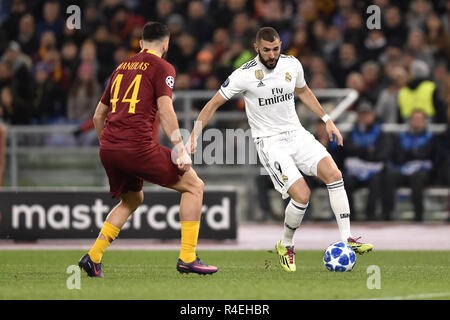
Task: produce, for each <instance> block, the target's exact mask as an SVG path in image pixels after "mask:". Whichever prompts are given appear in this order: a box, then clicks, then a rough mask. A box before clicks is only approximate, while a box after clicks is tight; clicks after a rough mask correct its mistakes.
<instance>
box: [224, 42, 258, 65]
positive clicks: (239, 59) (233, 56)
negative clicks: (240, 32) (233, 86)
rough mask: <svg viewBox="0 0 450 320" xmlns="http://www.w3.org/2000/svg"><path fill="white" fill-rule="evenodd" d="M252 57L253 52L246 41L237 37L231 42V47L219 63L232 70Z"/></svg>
mask: <svg viewBox="0 0 450 320" xmlns="http://www.w3.org/2000/svg"><path fill="white" fill-rule="evenodd" d="M252 58H253V54H252V52H251V51H250V50H249V49H248V48H246V47H245V44H244V42H243V41H242V40H238V39H236V40H234V41H232V42H231V45H230V48H229V49H228V50H227V51H225V52H224V53H223V54H222V56H221V59H220V63H219V64H220V65H221V66H222V67H225V68H227V69H228V70H229V71H230V72H232V71H233V70H235V69H237V68H239V67H240V66H242V65H243V64H244V63H246V62H248V61H250V60H251V59H252Z"/></svg>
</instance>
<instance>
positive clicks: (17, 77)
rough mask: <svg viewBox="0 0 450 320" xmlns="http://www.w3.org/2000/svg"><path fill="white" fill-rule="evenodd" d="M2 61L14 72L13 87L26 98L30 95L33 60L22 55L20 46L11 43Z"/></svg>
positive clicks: (13, 42) (14, 42)
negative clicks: (30, 69)
mask: <svg viewBox="0 0 450 320" xmlns="http://www.w3.org/2000/svg"><path fill="white" fill-rule="evenodd" d="M1 61H3V62H5V63H7V64H8V65H9V66H10V67H11V71H12V81H13V82H12V85H13V87H14V90H15V92H18V93H19V92H20V94H21V95H22V96H24V97H26V96H28V95H29V94H30V89H31V88H30V79H31V75H30V71H29V68H31V60H30V58H29V57H28V56H27V55H24V54H22V52H21V50H20V46H19V44H18V43H17V42H16V41H11V42H10V43H9V45H8V48H7V49H6V51H5V53H4V55H3V56H2V57H1Z"/></svg>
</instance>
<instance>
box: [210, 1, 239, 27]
mask: <svg viewBox="0 0 450 320" xmlns="http://www.w3.org/2000/svg"><path fill="white" fill-rule="evenodd" d="M246 2H247V1H246V0H224V1H212V2H211V3H210V6H209V10H208V12H210V14H211V16H212V17H213V20H214V22H215V25H216V27H219V28H228V26H229V24H230V21H233V17H234V15H236V14H237V13H239V12H242V11H246Z"/></svg>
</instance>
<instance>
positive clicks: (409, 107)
mask: <svg viewBox="0 0 450 320" xmlns="http://www.w3.org/2000/svg"><path fill="white" fill-rule="evenodd" d="M410 72H411V81H410V82H408V84H407V85H406V86H404V87H403V88H401V89H400V91H399V93H398V106H399V110H400V115H401V117H402V119H403V121H406V120H407V119H408V118H409V117H410V116H411V115H412V113H413V111H414V110H421V111H422V112H423V113H424V114H425V116H426V117H428V118H430V119H431V120H432V121H434V122H438V123H442V122H445V117H444V116H443V105H442V102H441V101H440V99H439V96H438V91H437V90H436V84H435V83H434V82H433V81H431V80H430V79H429V76H430V68H429V67H428V66H427V64H426V63H425V62H423V61H420V60H415V61H413V63H412V64H411V71H410Z"/></svg>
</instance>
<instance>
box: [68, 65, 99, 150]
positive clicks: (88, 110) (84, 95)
mask: <svg viewBox="0 0 450 320" xmlns="http://www.w3.org/2000/svg"><path fill="white" fill-rule="evenodd" d="M101 94H102V89H101V87H100V85H99V84H98V82H97V79H96V78H95V76H94V70H93V68H92V65H90V64H88V63H83V64H81V65H80V67H79V68H78V72H77V78H76V79H75V81H74V83H73V85H72V87H71V89H70V92H69V97H68V101H67V120H68V121H70V122H71V123H74V124H78V125H81V124H83V123H85V122H86V121H88V120H90V119H92V116H93V115H94V111H95V107H96V106H97V104H98V101H99V100H100V97H101ZM97 140H98V137H97V134H96V132H95V131H89V132H85V133H83V134H81V135H79V136H78V143H80V144H81V145H93V144H95V143H97Z"/></svg>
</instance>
